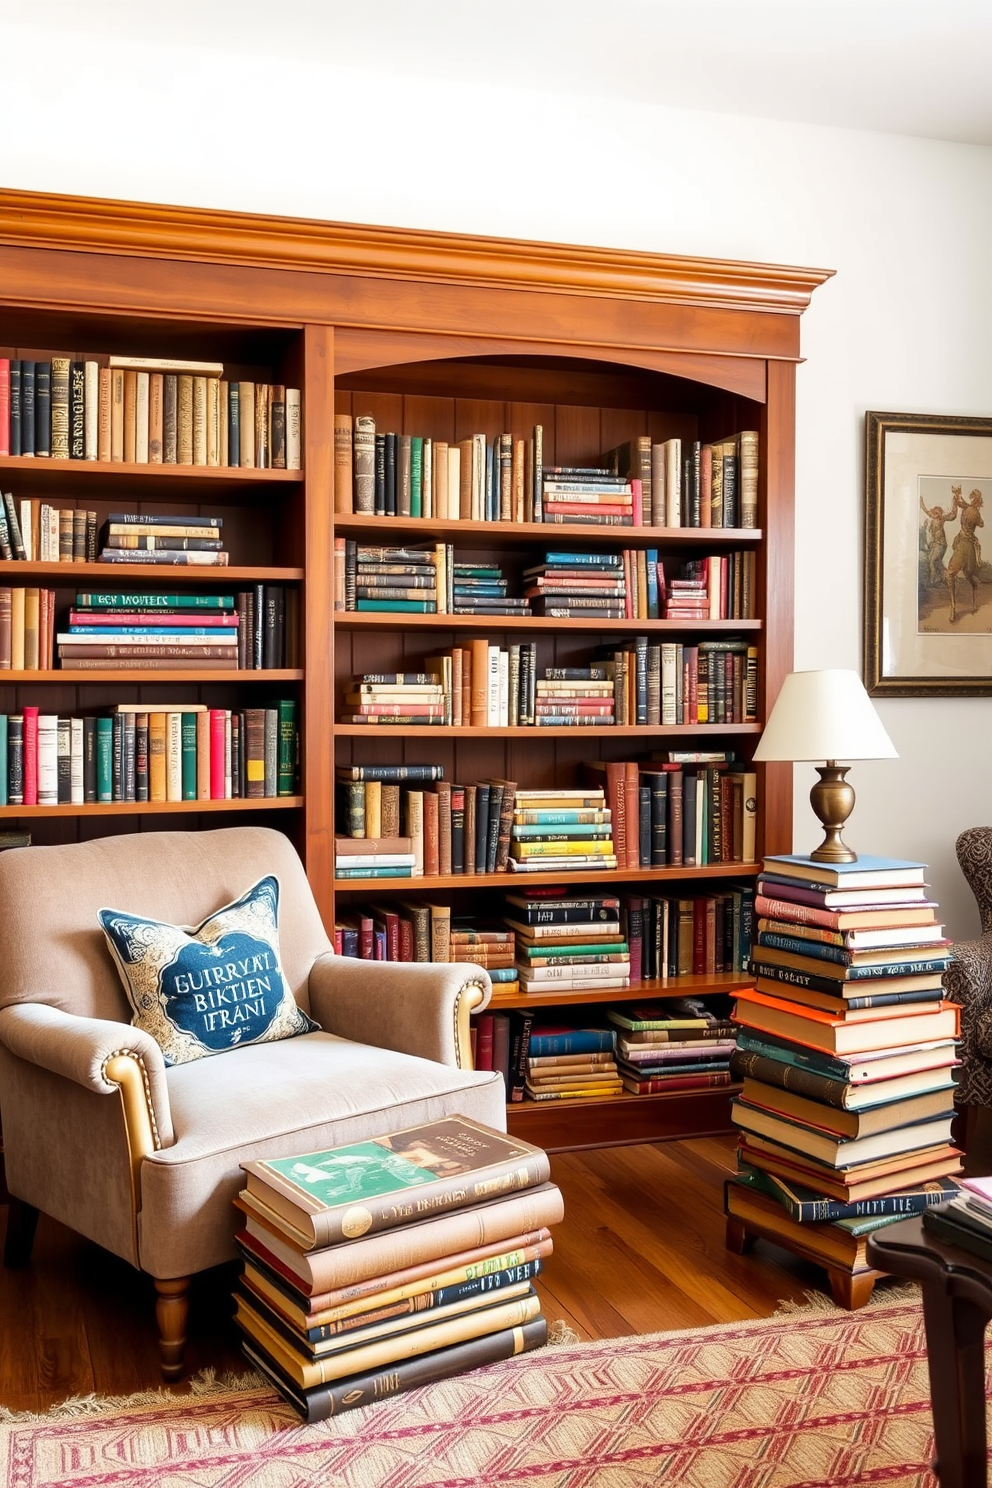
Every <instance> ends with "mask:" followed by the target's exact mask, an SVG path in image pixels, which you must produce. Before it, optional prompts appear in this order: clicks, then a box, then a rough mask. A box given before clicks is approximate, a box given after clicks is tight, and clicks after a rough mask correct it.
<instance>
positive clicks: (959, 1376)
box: [868, 1218, 992, 1488]
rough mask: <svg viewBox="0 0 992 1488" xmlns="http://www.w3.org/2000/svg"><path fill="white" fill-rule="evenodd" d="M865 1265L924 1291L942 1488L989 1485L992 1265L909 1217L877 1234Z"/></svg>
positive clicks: (936, 1466)
mask: <svg viewBox="0 0 992 1488" xmlns="http://www.w3.org/2000/svg"><path fill="white" fill-rule="evenodd" d="M868 1261H869V1263H870V1264H871V1265H873V1266H876V1267H877V1268H878V1269H879V1270H880V1271H887V1272H888V1273H889V1275H891V1276H903V1277H906V1278H907V1279H908V1280H911V1281H918V1282H919V1283H920V1286H921V1288H922V1291H923V1318H924V1323H925V1325H926V1335H927V1367H928V1369H929V1371H930V1400H931V1406H932V1409H933V1429H934V1438H935V1442H936V1449H937V1455H936V1457H935V1459H934V1462H933V1470H934V1472H935V1473H936V1474H937V1477H938V1479H939V1481H940V1485H941V1488H982V1485H983V1484H986V1483H987V1481H988V1479H987V1469H986V1463H987V1458H986V1441H985V1329H986V1326H987V1324H988V1321H989V1319H990V1318H992V1264H990V1263H989V1262H988V1261H985V1260H983V1259H982V1258H981V1256H977V1255H973V1254H972V1253H971V1252H970V1251H967V1250H962V1249H960V1248H959V1247H958V1246H956V1245H948V1244H945V1243H944V1242H943V1241H940V1240H938V1239H937V1238H936V1236H932V1235H930V1234H928V1233H927V1231H926V1230H925V1229H924V1228H923V1221H922V1220H921V1219H919V1218H917V1219H907V1220H903V1221H901V1222H900V1223H899V1224H894V1225H887V1226H886V1227H885V1228H884V1229H881V1230H877V1231H876V1232H875V1233H874V1234H873V1235H871V1236H870V1237H869V1240H868Z"/></svg>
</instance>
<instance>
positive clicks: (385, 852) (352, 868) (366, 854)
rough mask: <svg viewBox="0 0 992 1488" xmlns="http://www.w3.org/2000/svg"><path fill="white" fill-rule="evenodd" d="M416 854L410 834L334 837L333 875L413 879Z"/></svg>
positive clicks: (340, 876) (338, 876) (339, 876)
mask: <svg viewBox="0 0 992 1488" xmlns="http://www.w3.org/2000/svg"><path fill="white" fill-rule="evenodd" d="M415 863H416V856H415V854H414V851H413V842H412V841H411V839H410V838H409V837H335V839H334V876H335V878H412V877H413V870H414V865H415Z"/></svg>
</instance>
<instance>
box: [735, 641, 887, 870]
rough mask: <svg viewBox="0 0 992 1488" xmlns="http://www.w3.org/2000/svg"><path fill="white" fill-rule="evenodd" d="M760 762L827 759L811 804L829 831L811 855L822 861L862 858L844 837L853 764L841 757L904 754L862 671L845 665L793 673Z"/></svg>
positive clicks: (756, 755)
mask: <svg viewBox="0 0 992 1488" xmlns="http://www.w3.org/2000/svg"><path fill="white" fill-rule="evenodd" d="M754 758H755V760H756V761H759V762H760V761H765V760H812V761H815V760H824V761H825V762H826V763H825V764H824V765H819V766H817V770H818V773H819V776H820V779H819V780H818V781H817V782H816V784H815V785H814V786H813V789H812V790H811V791H810V803H811V805H812V807H813V810H814V812H815V813H816V815H817V816H818V817H819V819H820V821H821V822H822V823H823V826H824V829H825V836H824V839H823V841H822V842H821V844H820V846H819V847H818V848H817V849H816V850H815V851H814V852H812V853H811V854H810V857H811V858H813V859H814V860H815V861H817V862H832V863H851V862H854V861H855V860H856V858H857V854H856V853H854V852H852V851H851V849H850V848H849V847H848V846H847V844H846V843H845V842H844V841H843V838H842V837H841V829H842V828H843V826H844V823H845V822H846V821H847V818H848V817H849V816H850V814H851V812H852V810H853V809H854V787H853V786H851V785H850V784H849V783H848V781H847V780H846V779H845V776H846V775H847V770H848V768H849V767H848V766H840V765H838V764H837V761H838V760H863V759H897V758H898V754H897V751H896V749H895V746H894V745H893V743H892V740H891V739H890V738H889V736H888V734H887V733H886V732H885V729H884V728H883V727H882V721H881V719H880V718H879V716H878V714H877V713H876V712H875V708H874V706H873V704H872V701H871V699H870V698H869V696H868V694H867V692H866V691H865V688H864V684H863V683H862V681H861V678H860V677H859V676H858V674H857V672H854V671H850V670H847V669H844V668H841V667H834V668H827V669H825V670H823V671H811V672H790V673H789V674H788V676H787V677H786V679H785V681H784V682H783V683H782V690H781V692H780V693H779V695H778V697H777V698H776V700H775V705H774V707H773V708H772V711H771V713H770V715H769V717H768V721H767V723H766V724H765V728H764V732H763V733H762V735H761V739H760V741H759V743H758V747H757V749H756V750H755V751H754Z"/></svg>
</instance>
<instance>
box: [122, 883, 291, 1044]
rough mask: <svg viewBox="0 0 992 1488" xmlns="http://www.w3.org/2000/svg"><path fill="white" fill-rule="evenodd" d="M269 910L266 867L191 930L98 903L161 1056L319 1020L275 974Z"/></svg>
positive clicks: (274, 907)
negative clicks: (231, 900) (246, 887)
mask: <svg viewBox="0 0 992 1488" xmlns="http://www.w3.org/2000/svg"><path fill="white" fill-rule="evenodd" d="M278 913H279V883H278V880H277V879H276V878H275V877H273V876H271V875H270V876H269V877H268V878H263V879H260V880H259V882H258V883H257V884H255V885H254V886H253V887H252V888H250V889H249V890H248V891H247V893H245V894H242V896H241V898H240V899H236V900H235V901H234V903H233V904H225V905H224V907H223V909H218V910H216V911H215V912H214V913H213V914H212V915H208V916H207V918H206V919H205V920H203V921H202V923H201V924H199V925H197V926H196V927H195V928H194V929H188V928H186V927H184V926H179V925H168V924H166V923H164V921H162V920H149V919H145V918H144V917H143V916H142V915H135V914H128V913H127V911H125V910H120V909H101V910H100V911H99V918H100V923H101V925H102V926H103V930H104V934H105V935H106V937H107V943H108V944H109V946H110V950H111V954H112V955H113V957H114V960H115V961H116V963H117V969H118V971H119V972H120V975H121V981H122V982H123V983H124V990H125V991H126V992H127V995H128V999H129V1001H130V1003H131V1006H132V1008H133V1009H134V1014H133V1016H132V1018H131V1022H132V1023H133V1024H134V1025H135V1026H136V1027H138V1028H143V1029H144V1031H145V1032H146V1033H149V1034H151V1036H152V1038H153V1039H154V1040H155V1041H156V1043H157V1044H158V1045H159V1046H160V1048H161V1050H162V1053H163V1054H164V1055H165V1062H166V1064H188V1063H189V1062H190V1061H191V1060H193V1059H202V1058H204V1056H206V1055H208V1054H223V1053H224V1052H225V1050H227V1049H233V1048H236V1047H237V1046H238V1045H239V1044H260V1043H268V1042H271V1041H272V1040H274V1039H283V1038H292V1037H293V1036H294V1034H297V1033H309V1032H311V1031H312V1030H313V1029H315V1028H317V1027H318V1025H317V1024H316V1023H314V1022H313V1020H312V1019H311V1018H308V1017H307V1015H306V1013H304V1012H303V1011H302V1009H301V1008H299V1007H297V1005H296V1001H295V999H294V997H293V994H292V992H291V991H290V989H289V987H288V986H287V985H286V980H285V978H284V976H283V974H282V967H281V965H280V963H279V929H278Z"/></svg>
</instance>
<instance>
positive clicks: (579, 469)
mask: <svg viewBox="0 0 992 1488" xmlns="http://www.w3.org/2000/svg"><path fill="white" fill-rule="evenodd" d="M541 492H542V502H541V509H542V519H543V521H545V522H556V523H559V524H561V523H569V524H571V523H575V522H581V523H584V524H586V525H588V526H591V527H631V526H633V525H635V523H636V525H638V526H640V523H641V509H640V495H641V490H640V481H629V480H625V479H623V478H622V477H621V476H618V475H617V472H616V471H615V470H611V469H608V468H607V467H606V466H605V465H581V466H580V465H546V466H545V467H544V476H543V481H542V486H541ZM635 494H636V511H637V515H636V517H635Z"/></svg>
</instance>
